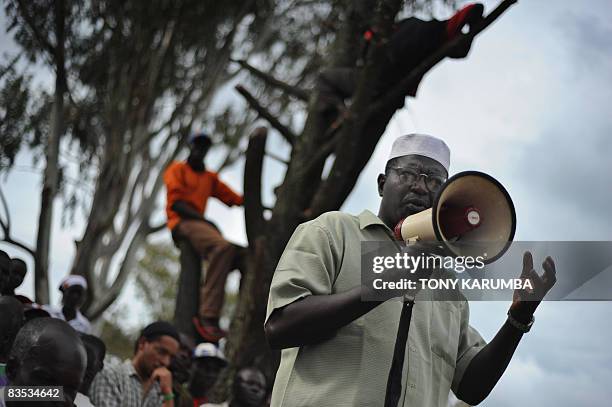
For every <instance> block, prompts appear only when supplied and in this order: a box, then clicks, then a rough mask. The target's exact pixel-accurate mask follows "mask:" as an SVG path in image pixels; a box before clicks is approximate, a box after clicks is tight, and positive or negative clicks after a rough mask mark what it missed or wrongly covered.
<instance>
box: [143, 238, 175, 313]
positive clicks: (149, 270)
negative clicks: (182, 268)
mask: <svg viewBox="0 0 612 407" xmlns="http://www.w3.org/2000/svg"><path fill="white" fill-rule="evenodd" d="M178 268H179V258H178V251H177V250H176V248H175V247H174V246H172V245H171V244H167V243H158V244H152V243H147V244H146V245H145V247H144V256H143V257H142V258H141V259H140V260H139V261H138V267H137V270H136V273H135V275H134V285H135V287H136V293H137V298H138V300H140V301H142V302H143V304H144V307H145V309H147V313H148V314H149V318H147V319H149V320H150V321H155V320H160V319H162V320H165V321H172V319H173V318H174V306H175V302H176V292H177V284H178Z"/></svg>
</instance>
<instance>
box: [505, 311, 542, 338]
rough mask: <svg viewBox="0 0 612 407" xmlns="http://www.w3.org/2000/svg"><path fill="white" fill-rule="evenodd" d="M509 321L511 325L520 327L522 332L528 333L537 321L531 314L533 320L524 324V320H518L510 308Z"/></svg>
mask: <svg viewBox="0 0 612 407" xmlns="http://www.w3.org/2000/svg"><path fill="white" fill-rule="evenodd" d="M508 322H509V323H510V325H512V326H513V327H515V328H516V329H518V330H519V331H521V332H522V333H524V334H526V333H527V332H529V330H530V329H531V327H532V326H533V323H534V322H535V317H534V316H533V315H532V316H531V321H529V322H528V323H526V324H524V323H522V322H519V321H517V320H516V319H515V318H514V317H513V316H512V314H511V313H510V310H508Z"/></svg>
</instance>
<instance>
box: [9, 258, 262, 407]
mask: <svg viewBox="0 0 612 407" xmlns="http://www.w3.org/2000/svg"><path fill="white" fill-rule="evenodd" d="M25 272H26V267H25V263H24V262H23V261H22V260H19V259H11V258H10V257H9V256H8V255H7V254H6V253H5V252H3V251H0V290H1V293H2V295H1V296H0V407H4V406H5V405H6V406H9V407H10V406H11V405H19V406H21V405H23V403H21V402H15V401H11V400H5V398H6V397H3V396H1V395H2V394H3V391H2V390H3V389H4V388H7V386H61V387H62V388H63V400H62V402H61V403H60V405H66V406H77V407H90V406H98V407H110V406H117V407H118V406H125V407H132V406H133V407H136V406H138V407H140V406H142V407H161V406H163V407H172V406H181V407H194V406H195V407H198V406H201V405H204V406H232V407H261V406H264V405H266V400H267V395H268V393H269V391H268V380H267V379H266V377H265V376H264V375H263V373H262V372H261V371H260V370H259V369H257V368H255V367H249V366H247V367H243V368H241V369H239V370H238V371H237V373H236V375H235V379H234V388H233V397H232V399H231V400H228V401H225V402H223V403H220V404H211V402H210V393H211V390H212V389H213V387H214V385H215V383H216V382H217V379H218V378H219V377H220V376H221V374H222V372H223V370H224V369H225V368H226V367H227V366H228V363H227V360H226V358H225V356H224V354H223V351H222V350H221V349H220V347H219V346H218V345H217V344H213V343H208V342H202V343H199V344H197V345H196V344H195V342H194V340H193V339H192V338H191V337H190V336H188V335H185V334H183V333H179V332H178V331H177V330H176V328H175V327H174V326H173V325H172V324H170V323H169V322H165V321H156V322H153V323H151V324H149V325H147V326H146V327H145V328H144V329H143V330H142V331H141V332H140V335H139V337H138V339H137V340H136V342H135V344H134V353H133V356H132V357H131V358H130V359H126V360H125V361H123V362H121V363H117V362H114V363H112V362H109V360H111V361H112V355H108V356H107V349H106V345H105V343H104V342H103V341H102V339H100V338H99V337H97V336H94V335H92V334H91V332H92V327H91V324H90V322H89V321H88V320H87V318H86V317H85V316H84V315H83V314H82V313H81V311H80V307H81V306H82V304H83V303H84V301H85V299H86V290H87V282H86V281H85V279H84V278H83V277H82V276H76V275H71V276H68V277H66V278H65V279H64V280H63V281H62V283H61V285H60V291H61V292H62V294H63V296H62V306H61V307H52V306H49V305H42V306H41V305H38V304H36V303H34V302H32V301H31V300H29V299H28V298H27V297H25V296H23V295H16V294H15V289H16V288H17V287H19V285H20V284H21V283H22V282H23V278H24V276H25ZM105 361H106V362H105ZM36 405H40V406H42V405H45V404H44V403H36ZM52 405H58V404H52Z"/></svg>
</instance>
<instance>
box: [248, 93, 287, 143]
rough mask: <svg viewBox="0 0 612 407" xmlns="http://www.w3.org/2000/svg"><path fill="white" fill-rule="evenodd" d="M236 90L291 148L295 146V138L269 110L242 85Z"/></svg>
mask: <svg viewBox="0 0 612 407" xmlns="http://www.w3.org/2000/svg"><path fill="white" fill-rule="evenodd" d="M236 90H237V91H238V93H240V94H241V95H242V97H244V99H245V100H246V101H247V103H248V104H249V105H250V106H251V107H252V108H253V109H254V110H255V111H256V112H257V113H258V114H259V115H260V116H261V117H262V118H264V119H266V120H267V121H268V123H270V124H271V125H272V127H274V128H275V129H276V130H278V131H279V133H280V134H281V135H282V136H283V138H284V139H285V140H286V141H287V142H288V143H289V144H291V145H292V146H293V145H294V144H295V140H296V138H297V136H296V135H295V134H294V133H293V132H292V131H291V130H290V129H289V128H288V127H287V126H285V125H284V124H282V123H281V122H279V121H278V119H277V118H276V117H274V115H273V114H272V113H270V111H269V110H267V109H266V108H265V107H263V106H262V105H261V104H260V103H259V102H258V101H257V99H255V97H254V96H253V95H252V94H251V93H250V92H249V91H248V90H246V89H245V88H244V86H242V85H237V86H236Z"/></svg>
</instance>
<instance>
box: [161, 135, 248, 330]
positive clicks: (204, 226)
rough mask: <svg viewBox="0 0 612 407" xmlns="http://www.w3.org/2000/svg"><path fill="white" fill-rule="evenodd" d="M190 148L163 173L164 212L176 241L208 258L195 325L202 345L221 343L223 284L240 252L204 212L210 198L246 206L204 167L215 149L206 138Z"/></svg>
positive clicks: (191, 140)
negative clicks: (202, 342) (220, 323)
mask: <svg viewBox="0 0 612 407" xmlns="http://www.w3.org/2000/svg"><path fill="white" fill-rule="evenodd" d="M189 145H190V153H189V157H188V158H187V161H186V162H179V161H175V162H173V163H172V164H170V166H169V167H168V169H167V170H166V172H165V173H164V182H165V184H166V188H167V205H166V214H167V216H168V227H169V228H170V230H171V231H172V234H173V236H174V237H175V239H181V238H184V239H187V240H188V241H189V242H190V243H191V245H192V246H193V248H194V249H195V250H196V252H197V253H198V254H199V255H200V256H202V257H203V258H205V259H207V260H208V269H207V271H206V278H205V280H204V285H203V286H202V289H201V292H200V309H199V317H195V318H194V325H195V327H196V330H197V332H198V334H199V335H200V336H201V337H202V339H204V341H208V342H218V341H219V339H221V338H222V337H224V336H225V335H226V333H225V332H224V331H223V330H222V329H221V328H219V315H220V313H221V308H222V307H223V301H224V298H225V281H226V279H227V275H228V274H229V272H230V271H231V270H232V269H233V266H234V264H235V260H236V256H237V255H238V250H237V249H238V248H237V246H236V245H234V244H232V243H230V242H228V241H227V240H225V238H223V236H222V235H221V233H220V232H219V230H218V229H217V227H216V226H215V225H214V224H212V223H211V222H209V221H207V220H206V219H204V212H205V210H206V203H207V202H208V198H210V197H215V198H217V199H219V200H220V201H221V202H223V203H225V204H226V205H228V206H233V205H242V203H243V197H242V196H241V195H239V194H238V193H236V192H234V191H233V190H232V189H231V188H230V187H229V186H227V185H226V184H225V183H223V182H222V181H221V180H220V179H219V176H218V175H217V174H216V173H215V172H212V171H209V170H207V169H206V166H205V165H204V158H205V157H206V154H207V153H208V150H209V149H210V147H211V145H212V141H211V139H210V137H209V136H208V135H207V134H205V133H202V132H197V133H194V134H192V135H191V136H190V137H189Z"/></svg>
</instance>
